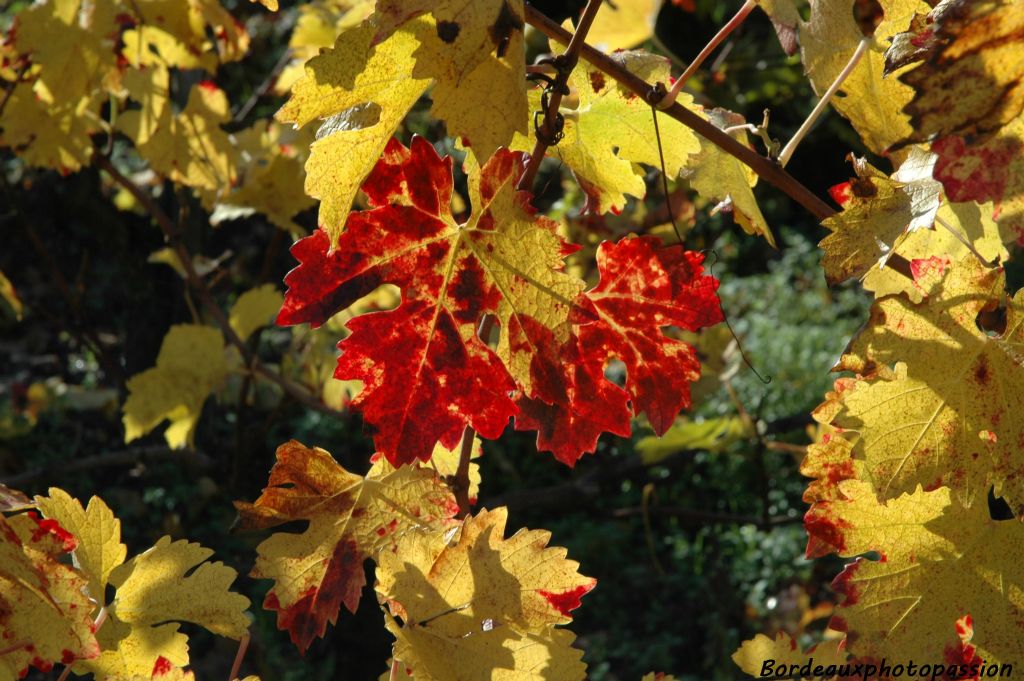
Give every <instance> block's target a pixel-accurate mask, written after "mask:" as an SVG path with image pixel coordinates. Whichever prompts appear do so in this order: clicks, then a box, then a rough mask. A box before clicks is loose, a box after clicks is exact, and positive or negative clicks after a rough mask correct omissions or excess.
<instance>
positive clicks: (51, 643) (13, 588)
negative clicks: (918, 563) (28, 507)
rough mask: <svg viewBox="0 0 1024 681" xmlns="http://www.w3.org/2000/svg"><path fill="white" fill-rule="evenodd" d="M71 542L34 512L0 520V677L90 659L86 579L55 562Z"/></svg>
mask: <svg viewBox="0 0 1024 681" xmlns="http://www.w3.org/2000/svg"><path fill="white" fill-rule="evenodd" d="M74 548H75V540H74V538H73V537H71V535H70V534H68V533H67V531H66V530H64V529H63V528H62V527H60V525H58V524H57V523H56V522H55V521H51V520H42V521H41V520H39V519H38V516H36V515H35V514H34V513H24V514H21V515H17V516H14V517H12V518H9V519H8V518H5V517H4V516H0V641H2V643H0V645H2V646H3V648H4V653H3V654H2V655H0V678H5V679H15V678H23V677H24V676H25V675H26V674H27V673H28V668H29V667H30V666H32V667H36V668H37V669H39V670H40V671H44V672H48V671H50V670H51V669H52V668H53V665H54V664H55V663H57V662H60V663H62V664H70V663H71V662H73V661H75V660H76V659H84V658H91V657H95V656H97V655H98V654H99V652H100V650H99V646H98V644H97V643H96V638H95V636H94V635H93V625H92V617H91V614H90V613H91V612H92V604H91V603H90V602H89V597H88V595H87V594H86V592H85V587H86V580H85V579H83V578H82V577H81V576H80V575H78V574H77V573H76V572H75V571H74V570H72V569H71V568H70V567H68V566H67V565H63V564H62V563H60V562H59V557H60V555H61V553H64V552H67V551H71V550H73V549H74Z"/></svg>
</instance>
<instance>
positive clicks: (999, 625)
mask: <svg viewBox="0 0 1024 681" xmlns="http://www.w3.org/2000/svg"><path fill="white" fill-rule="evenodd" d="M840 491H841V494H842V497H841V498H839V499H836V500H835V501H831V502H821V503H819V504H815V506H814V507H812V509H811V511H810V512H809V513H808V517H811V518H813V519H814V522H815V526H814V527H809V528H808V531H809V532H811V533H812V537H814V538H816V539H817V540H818V541H819V542H820V546H822V547H824V549H823V551H822V552H823V553H824V552H825V550H834V551H836V552H838V553H839V554H840V555H843V556H853V555H856V554H859V553H866V552H868V551H879V552H880V554H881V559H880V560H867V559H864V558H859V559H857V561H855V562H854V563H852V564H850V565H848V566H847V567H846V569H845V570H844V571H843V572H842V574H840V575H839V577H837V578H836V581H835V583H834V587H835V588H836V589H837V591H839V592H840V593H841V594H844V596H845V597H844V599H843V602H842V603H841V604H840V606H839V608H838V609H837V612H836V615H835V616H834V617H833V620H832V624H831V626H832V627H833V628H835V629H839V630H841V631H847V630H848V631H849V632H850V634H851V635H850V636H848V637H847V647H848V649H849V650H850V652H851V653H853V654H855V655H858V656H862V657H863V656H869V657H873V658H875V659H880V658H883V657H889V658H890V659H893V658H899V659H915V660H916V659H921V660H947V661H949V660H950V658H953V659H956V657H957V656H958V654H960V653H962V652H963V650H962V648H961V645H960V644H961V642H966V641H963V639H965V638H968V637H967V636H965V635H964V634H965V633H966V632H964V631H963V629H964V628H966V627H967V626H972V627H976V631H974V632H972V634H973V639H972V640H970V644H971V647H972V651H971V652H975V651H974V650H973V649H974V648H976V652H975V654H976V655H977V656H978V657H979V658H981V659H983V660H984V662H986V663H989V664H999V663H1004V662H1010V663H1012V662H1015V661H1016V660H1019V659H1021V655H1022V654H1024V646H1022V643H1021V642H1022V641H1024V635H1022V634H1024V628H1022V625H1021V622H1022V621H1024V597H1022V596H1021V594H1020V592H1019V590H1018V589H1016V588H1014V587H1013V586H1010V585H1015V584H1019V583H1020V582H1021V579H1022V578H1024V574H1021V571H1022V568H1021V563H1020V561H1019V560H1018V559H1017V557H1016V556H1017V555H1018V554H1019V550H1018V547H1019V546H1020V544H1021V541H1022V539H1024V536H1022V533H1021V527H1020V523H1018V522H1016V521H1013V520H1007V521H995V520H992V519H991V518H990V517H989V510H988V507H987V505H986V504H984V503H979V504H974V506H973V507H971V508H970V509H966V508H963V507H961V506H960V505H959V504H958V503H957V502H956V500H955V499H954V498H953V495H952V494H951V491H950V489H949V488H946V487H940V488H938V489H935V490H933V491H930V492H928V491H924V490H922V489H921V488H920V487H919V488H917V489H916V490H914V491H913V492H909V493H907V494H904V495H902V496H900V497H897V498H893V499H890V500H888V501H887V502H881V501H879V500H878V498H877V495H876V491H875V489H874V488H873V487H872V486H871V485H870V484H868V483H865V482H861V481H854V480H848V481H846V482H843V483H841V484H840ZM812 541H813V539H812ZM979 585H984V586H983V587H981V588H979ZM971 620H973V623H974V624H973V625H971V624H970V621H971ZM958 624H960V627H959V629H961V631H960V632H958V626H957V625H958ZM854 633H855V634H856V635H853V634H854ZM958 634H959V635H958ZM976 661H978V662H980V660H976Z"/></svg>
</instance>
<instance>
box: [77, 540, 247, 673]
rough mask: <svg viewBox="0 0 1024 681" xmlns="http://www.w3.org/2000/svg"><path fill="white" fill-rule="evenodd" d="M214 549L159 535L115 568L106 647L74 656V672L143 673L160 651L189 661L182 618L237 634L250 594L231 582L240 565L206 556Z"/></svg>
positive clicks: (175, 660)
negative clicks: (90, 656) (91, 655)
mask: <svg viewBox="0 0 1024 681" xmlns="http://www.w3.org/2000/svg"><path fill="white" fill-rule="evenodd" d="M212 554H213V552H212V551H211V550H210V549H207V548H203V547H202V546H200V545H199V544H191V543H189V542H187V541H184V540H182V541H176V542H172V541H171V538H170V537H163V538H161V539H160V540H159V541H158V542H157V543H156V545H154V546H153V547H152V548H150V549H148V550H146V551H144V552H143V553H141V554H139V555H137V556H135V557H134V558H132V559H131V560H130V561H128V562H127V563H122V564H121V565H119V566H118V567H117V568H115V569H114V570H113V571H112V572H111V574H110V583H111V584H112V585H113V586H114V587H115V588H116V589H117V591H116V593H115V595H114V599H113V600H112V601H111V602H110V603H108V604H107V606H106V607H107V613H108V617H107V621H106V622H105V623H104V624H103V626H102V627H101V628H100V630H99V634H98V638H99V640H100V644H101V645H102V647H103V652H102V654H101V655H100V656H99V657H98V658H97V659H95V660H87V661H83V662H79V663H76V664H75V666H74V671H75V673H77V674H85V673H92V674H94V675H96V678H97V679H106V680H112V679H117V678H121V677H124V676H131V675H147V674H150V673H151V672H152V671H153V669H154V665H155V664H156V662H157V659H158V658H160V657H163V658H165V659H166V660H167V661H169V662H170V663H171V664H173V665H174V666H178V667H182V666H184V665H186V664H188V638H187V637H186V636H185V635H184V634H181V633H179V632H178V627H179V623H180V622H191V623H193V624H198V625H199V626H202V627H204V628H206V629H208V630H209V631H212V632H213V633H215V634H218V635H220V636H226V637H228V638H234V639H238V638H241V637H242V636H243V635H244V634H245V633H246V631H248V628H249V617H248V616H247V615H246V613H245V610H246V608H248V607H249V599H248V598H246V597H245V596H241V595H239V594H237V593H234V592H232V591H231V590H230V587H231V583H232V582H233V581H234V580H235V577H236V576H237V573H236V572H235V571H234V570H233V569H232V568H229V567H227V566H225V565H224V564H222V563H210V562H207V558H209V557H210V556H211V555H212Z"/></svg>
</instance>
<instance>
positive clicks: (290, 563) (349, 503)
mask: <svg viewBox="0 0 1024 681" xmlns="http://www.w3.org/2000/svg"><path fill="white" fill-rule="evenodd" d="M235 507H236V508H237V509H238V511H239V514H240V517H241V524H242V527H243V528H267V527H274V526H276V525H280V524H282V523H286V522H290V521H294V520H307V521H309V526H308V527H307V528H306V530H305V531H304V532H302V533H301V534H295V533H292V532H278V533H275V534H274V535H272V536H271V537H270V538H269V539H267V540H265V541H264V542H262V543H261V544H260V545H259V546H258V547H257V553H258V554H259V557H258V558H257V559H256V566H255V567H254V568H253V572H252V575H253V576H254V577H258V578H263V579H273V580H274V588H273V589H271V590H270V592H268V593H267V597H266V600H265V601H264V603H263V607H265V608H268V609H270V610H275V611H277V613H278V617H277V624H278V627H279V628H281V629H283V630H287V631H288V632H289V633H290V635H291V639H292V641H293V642H294V643H295V645H297V646H298V647H299V650H300V651H302V652H305V651H306V650H307V649H308V648H309V645H310V643H312V641H313V639H314V638H316V637H318V636H323V635H324V632H325V631H326V628H327V623H328V622H330V623H331V624H333V623H335V622H336V621H337V617H338V612H339V610H340V608H341V605H342V604H344V605H345V607H346V608H348V610H349V611H350V612H355V611H356V608H357V606H358V605H359V598H360V593H361V591H362V588H363V585H364V583H365V576H364V573H363V563H364V562H365V561H366V559H367V558H370V557H371V556H373V555H374V554H376V553H377V551H379V550H380V549H381V548H382V547H384V546H390V545H392V544H393V543H394V541H395V539H396V537H397V536H400V535H401V534H403V533H405V532H407V531H409V530H410V529H412V528H422V527H434V526H437V527H442V526H444V524H445V521H446V520H448V519H450V518H452V517H453V516H454V515H455V513H456V511H457V510H458V504H457V503H456V502H455V499H454V497H452V495H451V493H450V492H449V491H448V489H447V488H446V487H445V486H444V485H443V484H442V483H441V482H440V480H439V479H438V478H437V476H436V474H435V473H434V472H433V471H432V470H429V469H426V468H418V467H410V466H404V467H402V468H399V469H397V470H396V469H394V468H392V467H391V466H389V465H388V464H387V463H386V462H384V461H380V462H378V463H377V464H375V465H374V468H373V469H371V471H370V472H369V473H368V474H367V476H366V477H363V476H359V475H354V474H352V473H349V472H348V471H346V470H345V469H344V468H342V467H341V466H339V465H338V463H337V462H336V461H335V460H334V459H333V458H332V457H331V455H330V454H328V453H327V452H325V451H324V450H322V449H311V448H308V447H305V446H304V445H301V444H299V443H298V442H295V441H292V442H289V443H287V444H284V445H281V446H280V447H278V449H277V462H276V463H275V464H274V467H273V468H272V469H271V471H270V480H269V482H268V484H267V488H266V489H264V490H263V494H262V495H261V496H260V498H259V499H257V500H256V502H255V503H253V504H248V503H244V502H235Z"/></svg>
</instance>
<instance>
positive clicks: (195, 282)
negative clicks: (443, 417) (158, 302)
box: [93, 154, 337, 415]
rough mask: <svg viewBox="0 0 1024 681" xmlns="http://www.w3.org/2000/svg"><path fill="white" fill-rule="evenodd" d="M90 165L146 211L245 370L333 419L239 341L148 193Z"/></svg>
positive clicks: (104, 165)
mask: <svg viewBox="0 0 1024 681" xmlns="http://www.w3.org/2000/svg"><path fill="white" fill-rule="evenodd" d="M93 161H94V163H95V164H96V166H97V167H99V168H100V169H101V170H103V171H104V172H106V173H107V174H108V175H110V177H111V179H113V180H114V182H116V183H117V184H119V185H121V186H122V187H124V188H125V189H126V190H127V191H128V193H130V194H131V195H132V196H133V197H134V198H135V200H136V201H138V202H139V203H140V204H141V205H142V206H143V208H145V209H146V212H147V213H149V215H150V216H151V217H152V218H153V220H154V221H156V223H157V225H159V227H160V230H161V231H162V232H163V233H164V237H166V239H167V241H168V242H169V243H170V245H171V248H173V249H174V252H175V254H176V255H177V256H178V260H180V261H181V266H182V268H183V269H184V270H185V281H186V282H187V283H188V286H189V288H191V289H192V290H194V291H195V292H196V294H198V296H199V300H200V302H202V304H203V307H205V308H206V310H207V311H208V312H209V313H210V315H211V316H212V317H213V320H214V322H215V323H216V324H217V327H218V328H219V329H220V331H221V333H222V334H223V335H224V339H225V340H226V341H227V342H228V343H229V344H231V345H233V346H235V347H236V348H237V349H238V352H239V354H241V356H242V358H243V360H244V361H245V363H246V365H247V366H248V367H249V369H250V370H251V371H252V372H253V373H255V374H259V375H260V376H263V377H264V378H266V379H267V380H269V381H271V382H272V383H276V384H277V385H278V386H280V388H281V389H282V390H283V391H284V392H285V393H286V394H288V395H290V396H291V397H292V398H294V399H295V400H296V401H298V402H300V403H301V404H303V405H305V406H307V407H309V408H310V409H315V410H317V411H320V412H323V413H325V414H333V415H337V412H336V411H335V410H333V409H331V408H330V407H328V406H327V405H326V404H324V403H323V402H321V401H320V400H319V399H317V398H316V397H315V396H314V395H313V394H312V393H310V392H309V391H307V390H306V389H305V388H302V387H301V386H298V385H296V384H294V383H292V382H291V381H289V380H288V379H287V378H285V377H284V376H282V375H281V374H280V373H278V372H276V371H274V370H273V369H270V368H269V367H267V366H266V365H265V364H263V363H262V362H260V361H259V359H257V358H256V357H255V356H254V355H253V353H252V351H251V350H250V349H249V346H247V345H246V344H245V343H244V342H242V339H241V338H239V337H238V334H237V333H235V330H234V329H233V328H231V322H229V321H228V317H227V315H225V314H224V311H223V310H222V309H220V306H219V305H217V303H216V301H214V299H213V294H212V293H210V288H209V286H207V285H206V282H205V281H204V280H203V278H202V277H200V276H199V274H198V273H197V272H196V268H195V266H194V265H193V264H192V255H191V254H190V253H189V252H188V249H187V248H185V244H184V243H183V242H182V241H181V237H180V234H179V232H178V228H177V226H176V225H175V224H174V221H173V220H172V219H171V217H170V216H169V215H168V214H167V213H165V212H164V210H163V209H162V208H160V206H158V205H157V203H156V201H154V200H153V197H152V196H150V195H149V192H147V191H145V190H143V189H142V187H140V186H138V185H137V184H135V183H134V182H132V181H131V179H130V178H128V177H126V176H125V175H124V174H123V173H121V171H120V170H118V169H117V168H116V167H114V164H113V163H112V162H111V161H110V158H108V157H107V156H104V155H102V154H95V155H94V156H93Z"/></svg>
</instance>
